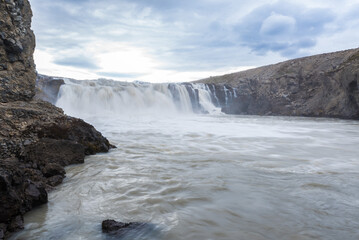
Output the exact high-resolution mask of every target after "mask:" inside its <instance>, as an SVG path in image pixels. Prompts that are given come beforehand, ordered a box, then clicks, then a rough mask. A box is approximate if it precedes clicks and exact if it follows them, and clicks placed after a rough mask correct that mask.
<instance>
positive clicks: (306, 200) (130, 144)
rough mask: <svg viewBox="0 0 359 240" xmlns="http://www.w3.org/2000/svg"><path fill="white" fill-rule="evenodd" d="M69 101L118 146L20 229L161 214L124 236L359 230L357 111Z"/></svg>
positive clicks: (332, 238) (39, 231) (308, 234)
mask: <svg viewBox="0 0 359 240" xmlns="http://www.w3.org/2000/svg"><path fill="white" fill-rule="evenodd" d="M87 97H88V96H87ZM60 100H61V98H60V99H59V101H58V105H59V106H61V107H63V108H64V109H65V112H68V113H71V114H72V115H76V114H78V116H79V117H82V118H84V119H85V120H86V121H88V122H90V123H92V124H93V125H94V126H95V127H96V128H97V129H98V130H100V131H101V132H102V133H103V135H104V136H106V137H107V138H108V139H109V140H110V142H111V143H112V144H114V145H116V146H117V148H116V149H112V150H111V151H110V152H109V153H106V154H97V155H95V156H88V157H87V158H86V159H85V164H80V165H73V166H69V167H67V168H66V172H67V174H66V175H67V177H66V179H65V180H64V183H63V184H61V185H60V186H58V187H57V188H56V189H55V190H54V191H52V192H50V194H49V203H48V204H47V205H43V206H41V207H39V208H37V209H35V210H33V211H31V212H30V213H28V214H26V216H25V230H24V231H22V232H19V233H17V234H15V235H14V236H13V237H12V238H11V239H24V240H25V239H26V240H31V239H34V240H35V239H36V240H38V239H53V240H57V239H68V240H70V239H89V240H91V239H94V240H95V239H100V240H105V239H111V238H110V237H108V236H107V235H106V234H103V233H101V222H102V220H105V219H115V220H118V221H123V222H129V221H139V222H146V223H151V225H150V227H149V228H147V229H144V230H143V231H138V232H132V233H129V235H128V236H124V237H123V238H122V239H137V240H139V239H161V240H162V239H163V240H167V239H169V240H177V239H208V240H209V239H213V240H217V239H224V240H227V239H228V240H237V239H243V240H264V239H266V240H267V239H273V240H278V239H283V240H285V239H293V240H307V239H323V240H338V239H343V240H344V239H345V240H351V239H353V240H357V239H359V228H358V226H359V191H358V190H359V131H358V129H359V122H357V121H350V120H338V119H317V118H298V117H269V116H268V117H260V116H231V115H224V114H193V113H186V114H184V113H174V112H172V111H171V112H170V114H143V115H142V114H139V113H138V112H137V111H136V114H128V113H126V115H123V114H120V112H121V111H120V112H117V113H114V114H108V112H107V111H106V114H93V113H91V112H89V110H88V109H87V110H86V111H85V112H86V114H84V112H81V109H80V108H77V109H74V105H73V106H71V104H67V105H66V104H64V102H63V101H60ZM71 101H73V99H71ZM79 101H80V100H79ZM80 102H81V101H80ZM104 106H105V105H104ZM99 107H100V105H99V106H97V108H96V109H97V110H96V113H98V112H99V111H100V110H98V108H99ZM104 108H105V107H104ZM100 112H101V111H100Z"/></svg>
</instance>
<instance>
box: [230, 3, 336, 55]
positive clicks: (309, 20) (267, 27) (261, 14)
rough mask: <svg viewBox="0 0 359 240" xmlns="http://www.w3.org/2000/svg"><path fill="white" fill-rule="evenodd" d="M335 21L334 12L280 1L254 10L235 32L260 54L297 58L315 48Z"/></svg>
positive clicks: (243, 41) (245, 43) (246, 44)
mask: <svg viewBox="0 0 359 240" xmlns="http://www.w3.org/2000/svg"><path fill="white" fill-rule="evenodd" d="M334 19H335V16H334V14H333V12H332V11H331V10H330V9H324V8H307V7H305V6H302V5H298V4H292V3H288V2H284V1H279V2H277V3H274V4H265V5H262V6H260V7H258V8H256V9H254V10H253V11H252V12H250V13H249V14H248V15H246V16H245V17H244V18H243V19H241V21H240V22H239V24H237V26H236V27H235V29H236V31H237V33H238V36H239V41H240V42H241V43H242V44H243V45H244V46H247V47H249V48H250V49H252V50H253V51H254V52H256V53H258V54H266V53H268V52H270V51H272V52H279V53H280V54H282V55H284V56H295V55H297V54H298V53H299V52H300V51H303V50H305V49H308V48H311V47H313V46H314V45H315V44H316V40H317V38H318V37H320V35H321V34H322V33H323V32H324V29H325V26H326V24H328V23H331V22H332V21H334Z"/></svg>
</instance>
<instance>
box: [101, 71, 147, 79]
mask: <svg viewBox="0 0 359 240" xmlns="http://www.w3.org/2000/svg"><path fill="white" fill-rule="evenodd" d="M97 74H98V75H100V76H103V77H109V78H127V79H134V78H138V77H140V76H142V75H143V74H136V73H119V72H97Z"/></svg>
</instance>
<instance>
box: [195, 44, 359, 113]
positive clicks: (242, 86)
mask: <svg viewBox="0 0 359 240" xmlns="http://www.w3.org/2000/svg"><path fill="white" fill-rule="evenodd" d="M197 82H201V83H206V84H208V86H211V87H212V88H216V92H217V96H221V95H222V99H223V98H224V97H223V94H224V93H223V92H224V90H223V89H225V88H224V87H223V86H227V89H228V88H229V87H231V88H233V89H235V93H234V94H235V95H236V96H235V97H232V98H231V101H229V102H228V104H224V105H222V111H223V112H225V113H230V114H254V115H286V116H314V117H339V118H349V119H359V88H358V86H359V49H352V50H346V51H340V52H334V53H328V54H321V55H316V56H311V57H305V58H299V59H294V60H289V61H285V62H282V63H278V64H274V65H269V66H264V67H260V68H256V69H251V70H247V71H243V72H238V73H232V74H227V75H224V76H218V77H210V78H207V79H202V80H199V81H197Z"/></svg>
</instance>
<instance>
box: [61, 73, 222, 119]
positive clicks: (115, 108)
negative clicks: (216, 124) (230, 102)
mask: <svg viewBox="0 0 359 240" xmlns="http://www.w3.org/2000/svg"><path fill="white" fill-rule="evenodd" d="M212 96H213V95H212V92H211V90H210V89H209V87H208V86H207V85H206V84H191V83H161V84H151V83H144V82H132V83H128V82H118V81H112V80H104V79H100V80H91V81H90V80H86V81H77V80H70V79H66V80H65V84H64V85H62V86H61V88H60V91H59V94H58V98H57V102H56V105H57V106H59V107H61V108H63V109H64V110H65V112H66V113H67V114H69V115H74V116H79V117H86V116H91V115H104V116H108V115H109V114H111V115H113V114H118V115H134V114H135V115H138V114H140V115H143V114H151V115H153V114H155V115H156V114H160V115H161V114H165V115H166V114H176V113H181V114H192V113H210V114H218V113H220V112H221V109H220V108H218V107H216V106H215V104H213V103H212Z"/></svg>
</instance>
